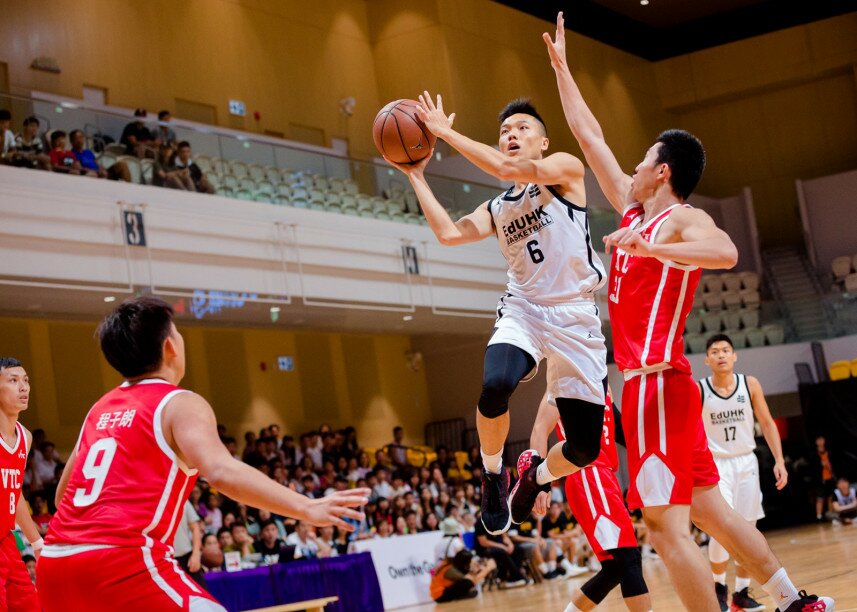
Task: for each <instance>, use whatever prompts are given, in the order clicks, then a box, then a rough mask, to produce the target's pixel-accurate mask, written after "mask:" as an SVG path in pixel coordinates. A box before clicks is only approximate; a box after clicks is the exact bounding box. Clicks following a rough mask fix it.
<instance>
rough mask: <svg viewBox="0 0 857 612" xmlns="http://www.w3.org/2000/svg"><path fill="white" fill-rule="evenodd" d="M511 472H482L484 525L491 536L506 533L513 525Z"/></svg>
mask: <svg viewBox="0 0 857 612" xmlns="http://www.w3.org/2000/svg"><path fill="white" fill-rule="evenodd" d="M508 499H509V470H507V469H506V467H505V466H504V467H503V469H502V471H501V472H500V473H499V474H492V473H490V472H489V471H488V470H483V471H482V525H483V526H484V527H485V531H487V532H488V533H490V534H491V535H500V534H501V533H506V531H507V530H508V529H509V525H511V524H512V516H511V514H510V513H509V501H508Z"/></svg>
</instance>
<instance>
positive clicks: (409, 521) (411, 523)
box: [404, 510, 422, 533]
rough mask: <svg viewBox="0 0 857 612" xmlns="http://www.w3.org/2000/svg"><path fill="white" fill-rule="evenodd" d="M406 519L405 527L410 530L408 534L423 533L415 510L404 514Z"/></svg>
mask: <svg viewBox="0 0 857 612" xmlns="http://www.w3.org/2000/svg"><path fill="white" fill-rule="evenodd" d="M404 519H405V527H407V529H408V533H419V532H420V531H422V529H420V517H419V516H418V515H417V513H416V512H415V511H414V510H406V511H405V514H404Z"/></svg>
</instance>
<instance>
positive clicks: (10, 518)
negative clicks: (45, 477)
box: [0, 423, 29, 537]
mask: <svg viewBox="0 0 857 612" xmlns="http://www.w3.org/2000/svg"><path fill="white" fill-rule="evenodd" d="M15 431H16V433H17V434H18V439H17V441H16V442H15V446H12V447H10V446H7V445H6V442H5V440H3V438H0V446H2V448H0V521H2V522H0V537H2V536H5V535H7V534H8V533H9V532H10V531H12V530H13V529H15V510H17V509H18V498H19V497H20V496H21V485H22V484H23V483H24V470H26V469H27V451H28V450H29V449H28V448H27V434H26V433H25V432H24V426H23V425H21V424H20V423H15Z"/></svg>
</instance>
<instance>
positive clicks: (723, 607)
mask: <svg viewBox="0 0 857 612" xmlns="http://www.w3.org/2000/svg"><path fill="white" fill-rule="evenodd" d="M714 593H715V594H716V595H717V603H719V604H720V612H729V604H728V603H727V599H728V597H729V589H727V588H726V585H725V584H723V583H721V582H715V583H714Z"/></svg>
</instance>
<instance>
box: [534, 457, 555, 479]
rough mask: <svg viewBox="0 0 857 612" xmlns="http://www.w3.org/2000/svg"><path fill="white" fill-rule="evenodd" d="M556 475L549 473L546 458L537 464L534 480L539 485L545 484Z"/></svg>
mask: <svg viewBox="0 0 857 612" xmlns="http://www.w3.org/2000/svg"><path fill="white" fill-rule="evenodd" d="M556 479H557V477H556V476H554V475H553V474H551V471H550V470H549V469H548V462H547V459H546V460H544V461H542V462H541V463H540V464H539V467H537V468H536V482H537V483H538V484H540V485H543V484H547V483H549V482H553V481H554V480H556Z"/></svg>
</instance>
